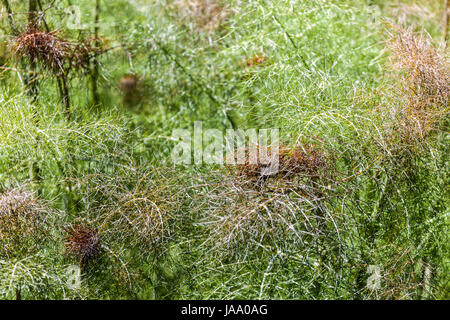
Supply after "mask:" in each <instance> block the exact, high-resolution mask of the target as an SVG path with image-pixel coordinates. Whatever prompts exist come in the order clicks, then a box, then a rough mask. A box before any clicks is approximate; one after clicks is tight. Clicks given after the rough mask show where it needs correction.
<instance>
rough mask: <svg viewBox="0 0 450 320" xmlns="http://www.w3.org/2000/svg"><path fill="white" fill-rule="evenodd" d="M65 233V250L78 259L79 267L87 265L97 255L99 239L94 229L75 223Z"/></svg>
mask: <svg viewBox="0 0 450 320" xmlns="http://www.w3.org/2000/svg"><path fill="white" fill-rule="evenodd" d="M66 232H67V233H68V236H67V237H66V238H65V246H66V249H67V251H68V252H69V253H71V254H74V255H75V256H77V257H78V258H79V259H80V261H81V265H87V264H88V263H89V262H90V261H92V260H93V259H95V258H96V257H97V256H98V255H99V253H100V237H99V235H98V233H97V232H96V231H95V230H94V229H92V228H89V227H87V226H85V225H82V224H80V223H75V224H72V225H71V226H70V227H69V228H66Z"/></svg>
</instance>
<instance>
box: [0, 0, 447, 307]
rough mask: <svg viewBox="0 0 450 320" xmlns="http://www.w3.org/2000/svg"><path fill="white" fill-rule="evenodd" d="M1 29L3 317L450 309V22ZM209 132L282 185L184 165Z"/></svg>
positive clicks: (306, 3)
mask: <svg viewBox="0 0 450 320" xmlns="http://www.w3.org/2000/svg"><path fill="white" fill-rule="evenodd" d="M1 8H2V11H1V20H0V35H1V42H0V297H1V298H2V299H258V298H264V299H448V298H450V297H449V292H448V281H449V266H450V265H449V263H450V261H449V259H450V252H449V249H450V247H449V245H448V243H449V188H448V186H449V185H450V184H449V165H448V164H449V158H448V155H449V141H448V140H449V131H448V120H449V118H448V110H449V109H448V101H449V100H448V99H449V94H450V81H449V80H450V73H449V67H448V50H446V40H445V35H444V36H443V35H442V34H443V32H444V33H445V32H446V29H445V28H443V26H442V16H443V12H444V1H407V0H404V1H387V0H386V1H384V0H376V1H375V0H372V1H370V0H345V1H343V0H342V1H338V0H336V1H334V0H333V1H325V0H290V1H287V0H286V1H263V0H251V1H238V0H227V1H218V0H191V1H187V0H179V1H172V0H160V1H156V0H155V1H154V0H147V1H146V0H129V1H127V0H114V1H102V0H96V1H88V0H79V1H69V0H56V1H55V0H29V1H19V0H8V1H7V0H2V3H1ZM443 29H444V30H443ZM443 39H444V40H443ZM195 121H202V126H203V128H205V129H209V128H211V129H218V130H220V131H223V132H225V130H226V129H230V128H235V129H243V130H246V129H251V128H256V129H265V128H279V134H280V139H281V144H282V146H283V150H287V151H286V152H285V154H283V156H282V158H280V159H281V160H282V164H283V165H284V167H283V168H282V169H283V170H281V173H280V174H278V175H276V176H272V177H268V178H266V179H258V177H256V178H255V176H254V172H252V171H251V168H249V166H246V165H240V166H239V165H238V166H229V165H227V166H225V165H215V164H214V165H213V164H192V165H184V166H182V165H175V164H174V163H173V162H172V157H171V155H172V150H173V148H174V147H175V145H176V144H177V141H176V140H175V139H174V138H173V137H172V132H173V130H174V129H189V130H193V126H194V122H195ZM78 267H79V269H77V268H78ZM77 270H78V271H80V272H81V273H80V277H79V278H77V272H78V271H77ZM77 279H79V280H80V281H81V282H80V283H78V282H77V281H78V280H77Z"/></svg>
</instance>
